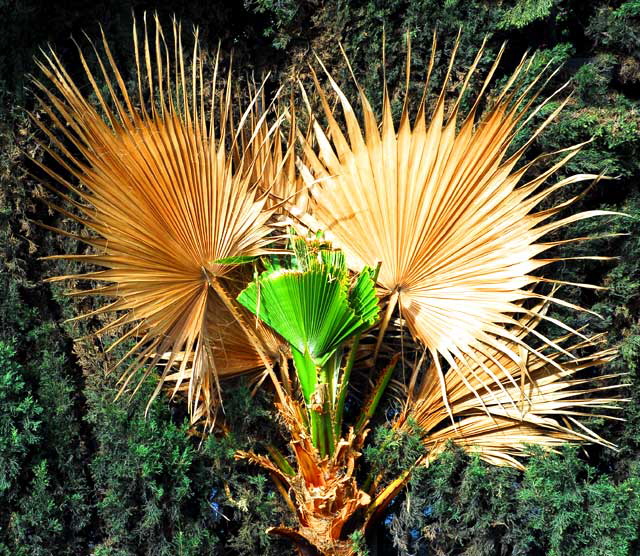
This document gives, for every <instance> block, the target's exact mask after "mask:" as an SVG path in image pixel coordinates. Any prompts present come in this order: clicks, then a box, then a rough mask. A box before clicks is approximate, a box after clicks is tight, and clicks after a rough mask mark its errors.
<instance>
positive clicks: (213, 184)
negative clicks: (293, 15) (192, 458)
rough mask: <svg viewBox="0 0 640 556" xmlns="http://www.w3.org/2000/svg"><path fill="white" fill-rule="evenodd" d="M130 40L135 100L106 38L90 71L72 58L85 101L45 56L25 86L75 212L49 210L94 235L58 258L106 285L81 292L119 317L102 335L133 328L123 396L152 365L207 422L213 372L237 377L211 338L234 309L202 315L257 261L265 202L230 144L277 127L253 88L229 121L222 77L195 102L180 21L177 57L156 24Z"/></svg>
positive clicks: (198, 85) (196, 77)
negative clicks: (38, 75) (83, 267)
mask: <svg viewBox="0 0 640 556" xmlns="http://www.w3.org/2000/svg"><path fill="white" fill-rule="evenodd" d="M138 35H139V34H138V29H134V45H133V46H134V54H135V58H136V63H137V94H131V93H130V91H129V89H128V88H127V86H126V85H125V80H124V78H123V77H122V74H121V73H120V71H119V69H118V67H117V66H116V64H115V62H114V60H113V56H112V54H111V51H110V50H109V46H108V44H107V41H106V39H104V37H103V45H102V46H103V49H102V52H101V53H100V52H99V50H98V49H97V48H96V53H97V55H98V64H99V67H100V69H99V71H98V73H97V74H94V73H92V71H91V69H90V64H89V63H88V62H87V61H86V59H85V56H84V54H83V52H82V50H80V57H81V61H82V64H83V66H84V68H85V72H86V74H85V78H86V81H87V83H88V87H89V90H90V92H91V94H92V95H94V96H95V97H96V99H97V102H96V103H95V105H94V104H91V103H90V102H89V101H88V100H87V98H86V97H85V95H84V93H83V90H84V88H83V87H82V86H81V85H78V84H76V82H74V81H73V80H72V78H71V77H70V76H69V74H68V73H67V72H66V70H65V69H64V66H63V65H62V63H61V62H60V60H59V59H58V58H57V57H56V55H55V54H54V53H50V54H48V55H45V56H44V60H43V61H42V62H40V63H39V65H40V67H41V69H42V72H43V74H44V76H45V78H46V79H47V80H48V84H46V85H45V84H44V83H42V82H39V81H36V82H35V85H36V88H37V91H38V95H39V96H40V99H39V100H40V106H41V108H42V109H43V110H44V111H45V112H46V114H47V115H48V116H49V120H50V122H51V124H43V123H41V122H40V121H39V120H37V119H36V123H37V124H38V125H39V126H40V128H41V129H42V131H43V133H44V134H45V136H46V137H47V138H48V139H49V140H50V141H51V143H52V144H53V147H51V146H49V145H48V144H47V143H46V142H45V141H43V148H44V149H45V151H46V152H48V153H49V154H50V155H51V157H52V159H53V160H54V161H55V163H56V164H57V165H59V166H60V167H62V168H63V171H64V173H65V174H64V175H63V174H62V173H59V172H57V171H56V170H55V169H54V168H53V167H47V166H42V168H43V170H44V171H45V172H46V173H47V175H48V176H49V177H50V178H52V179H53V180H54V181H57V182H58V183H59V184H61V185H62V187H63V188H64V189H65V190H66V191H67V192H68V193H69V195H66V194H61V195H62V198H63V200H64V202H65V203H67V204H69V205H71V206H72V207H74V208H75V210H76V212H69V211H67V210H66V209H65V208H63V207H57V208H59V210H60V212H61V213H62V214H64V215H65V216H68V217H70V218H72V219H73V220H75V221H76V222H77V223H78V224H79V225H80V226H82V227H84V228H85V229H87V230H88V231H90V232H91V235H90V237H89V238H84V241H85V243H88V244H89V245H90V246H91V247H92V249H93V251H92V252H91V253H90V254H88V255H83V256H75V255H64V256H62V257H59V258H63V257H65V258H68V259H72V260H82V261H83V262H86V263H90V264H95V265H97V266H99V267H102V268H103V270H99V271H95V272H89V273H87V274H84V275H83V277H84V278H85V279H88V280H96V281H103V282H106V284H107V285H106V286H105V287H102V288H100V289H96V290H91V291H88V292H87V294H88V295H101V296H109V297H112V298H115V302H114V303H112V304H110V305H105V306H103V307H102V308H101V309H99V312H104V313H112V314H113V313H115V314H117V315H118V318H117V319H116V320H115V321H114V322H113V326H109V325H108V326H106V327H105V328H104V329H102V330H101V332H110V331H113V330H115V328H116V326H120V325H127V326H129V327H133V328H132V332H130V333H127V334H126V335H125V336H124V337H123V338H122V340H123V341H125V340H130V339H133V338H136V341H135V344H134V346H133V348H132V349H131V350H130V352H129V354H128V355H132V356H133V357H134V363H133V364H132V365H131V366H130V367H129V368H128V370H126V371H125V375H126V376H125V378H124V380H123V382H122V385H123V386H122V388H123V391H124V390H125V389H127V388H128V385H129V383H130V381H131V380H132V378H133V377H134V376H135V375H137V371H138V370H139V369H140V368H141V367H142V366H147V368H151V367H153V366H154V365H155V364H156V363H161V364H163V365H164V371H163V376H162V380H165V379H167V377H168V376H171V377H173V379H174V380H175V381H176V386H175V387H174V389H175V390H179V389H181V383H182V382H183V381H186V384H188V385H189V388H188V396H189V399H190V406H191V407H192V408H195V406H197V405H199V404H205V405H206V407H205V408H204V409H202V408H200V410H197V411H196V410H195V409H194V414H195V413H198V412H199V414H203V415H205V417H206V416H207V415H209V413H210V411H212V410H213V409H212V408H213V405H215V404H214V401H215V400H216V399H217V397H218V396H217V395H214V391H213V390H215V389H216V388H217V375H216V368H226V369H227V370H228V371H229V372H230V373H232V372H233V371H231V369H234V370H237V371H243V370H246V367H245V363H243V362H242V358H240V359H239V360H238V361H229V358H232V357H233V352H232V351H231V350H224V347H222V346H221V345H220V344H219V341H218V340H219V338H216V339H212V338H211V334H212V331H213V333H214V334H215V331H216V329H217V328H218V325H219V324H221V323H222V322H223V321H224V322H226V321H227V319H228V317H229V311H231V313H232V314H235V313H234V309H233V307H230V306H229V303H228V302H225V303H223V304H224V305H225V308H226V309H225V311H226V312H225V311H223V312H220V311H211V299H212V298H217V299H218V300H219V301H220V300H221V298H220V293H219V292H221V291H225V288H227V289H228V284H227V285H225V283H226V281H228V279H230V278H231V274H232V273H233V272H235V269H236V268H237V267H238V265H240V264H241V263H243V262H245V261H246V260H247V259H248V258H251V257H255V256H259V255H261V254H264V253H265V252H267V250H268V244H269V243H270V242H271V239H270V238H269V237H268V234H269V233H270V229H269V226H268V220H269V218H270V217H271V214H272V212H273V211H272V210H271V209H267V208H266V207H265V203H266V197H265V195H264V193H263V192H262V190H261V188H264V189H268V188H269V184H268V183H263V182H261V183H256V181H255V171H256V168H255V161H254V160H252V159H250V158H249V154H247V150H246V149H242V150H238V149H236V147H234V145H236V141H237V138H238V137H239V136H240V135H241V134H243V133H244V134H245V135H246V136H248V139H246V140H245V142H244V146H245V147H249V146H251V145H252V144H253V141H254V140H264V139H265V137H266V138H268V137H269V136H270V134H272V133H277V132H278V129H277V123H276V124H273V125H272V124H268V123H267V119H266V117H264V116H263V117H260V118H257V119H256V118H253V117H251V116H252V115H255V113H256V107H255V106H256V96H257V95H260V94H261V92H260V91H254V92H253V99H252V100H251V101H250V103H249V107H248V108H247V110H248V111H249V112H250V114H247V113H245V114H244V115H243V114H241V115H240V117H239V118H236V119H235V120H234V117H233V112H234V111H235V110H236V106H235V105H234V97H233V96H232V95H231V89H232V87H231V80H232V78H231V76H230V75H229V76H228V77H227V78H226V83H225V84H224V88H223V91H222V92H221V93H220V98H219V99H214V101H213V103H212V104H213V107H208V106H206V100H205V89H206V88H207V87H208V86H209V84H205V80H204V78H203V74H204V68H203V61H202V56H200V52H199V47H198V44H197V38H196V44H195V46H194V49H193V56H192V58H191V59H190V60H189V59H188V58H187V56H185V55H184V54H183V45H182V36H181V32H180V28H179V25H178V24H177V23H174V26H173V37H172V38H173V41H169V43H170V44H172V45H175V51H174V47H173V46H169V45H168V44H167V43H166V42H165V38H164V37H165V36H164V33H163V30H162V28H161V27H160V24H159V23H158V20H157V18H156V21H155V30H152V29H148V28H147V23H146V19H145V23H144V30H143V34H142V37H143V38H142V40H140V37H139V36H138ZM170 60H172V62H170ZM216 75H217V62H216V67H215V68H214V79H215V76H216ZM102 83H104V87H103V86H102ZM143 84H146V85H144V86H143ZM212 86H213V89H214V90H216V84H215V83H213V85H212ZM104 91H107V92H106V93H105V92H104ZM234 122H237V124H236V123H234ZM54 128H55V129H57V132H58V134H56V132H55V131H54ZM257 128H259V129H257ZM256 148H258V147H256ZM245 156H246V157H247V158H244V157H245ZM66 175H70V176H72V178H71V179H67V178H66V177H65V176H66ZM270 175H273V173H272V174H270ZM265 179H267V178H265ZM76 182H79V183H80V184H81V185H76V184H75V183H76ZM61 232H62V233H65V234H66V235H69V234H68V233H67V232H64V231H61ZM74 237H75V236H74ZM79 239H83V238H80V237H79ZM61 278H65V277H61ZM213 286H215V287H213ZM233 330H235V332H236V333H237V338H235V339H233V338H230V337H229V331H226V332H225V333H224V334H223V335H222V336H225V337H226V338H227V339H229V341H230V342H231V344H232V345H233V344H234V342H235V344H240V343H242V342H243V341H244V342H245V343H246V341H247V335H246V334H245V333H244V332H243V330H242V327H241V326H240V327H235V328H233ZM212 344H215V345H213V346H212ZM221 353H226V358H227V360H226V361H221V360H220V359H219V358H218V364H217V363H216V358H217V357H218V356H219V355H220V354H221ZM248 359H250V360H252V361H255V357H253V358H251V357H248ZM245 362H247V361H245ZM252 365H254V366H255V363H252ZM147 374H148V371H147ZM162 380H161V382H160V384H159V386H158V391H159V389H160V386H161V385H162ZM203 392H206V394H202V393H203ZM198 400H201V401H198ZM202 400H204V401H202Z"/></svg>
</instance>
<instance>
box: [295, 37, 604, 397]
mask: <svg viewBox="0 0 640 556" xmlns="http://www.w3.org/2000/svg"><path fill="white" fill-rule="evenodd" d="M456 49H457V43H456V46H455V48H454V53H453V54H452V57H451V61H450V64H449V68H448V72H447V75H446V77H445V80H444V84H443V85H442V89H441V91H440V94H439V95H438V97H437V100H436V101H435V104H434V107H433V111H432V113H431V116H430V119H428V118H427V102H426V99H427V94H426V91H427V85H428V83H429V78H430V75H431V70H432V69H433V66H434V59H435V52H436V44H435V38H434V43H433V49H432V54H431V60H430V63H429V68H428V74H427V85H425V94H424V95H423V98H422V100H421V101H420V103H419V107H418V110H417V115H416V116H415V120H414V122H413V124H412V123H411V122H410V114H409V104H410V103H409V99H408V97H405V102H404V106H403V109H402V114H401V116H400V121H399V123H398V126H397V128H396V126H395V124H394V121H393V116H392V110H391V102H390V98H389V94H388V93H387V90H386V86H385V90H384V95H383V106H382V117H381V121H380V122H379V121H378V120H377V119H376V116H375V114H374V111H373V109H372V108H371V104H370V102H369V100H368V98H367V96H366V95H365V93H364V91H363V90H362V89H361V88H360V87H359V86H358V90H359V97H360V104H361V110H362V114H363V116H362V120H363V123H362V124H361V122H360V120H359V118H358V117H357V116H356V111H355V110H354V108H353V107H352V105H351V103H350V102H349V100H348V99H347V97H346V95H345V93H344V92H343V91H342V89H341V88H340V87H339V86H338V84H337V83H336V82H335V81H334V79H333V78H332V77H331V74H330V73H329V72H328V71H327V70H326V69H325V73H326V75H327V78H328V81H329V83H330V85H331V87H332V89H333V91H334V93H335V94H336V95H337V98H338V100H339V104H340V106H341V109H342V112H343V115H344V126H343V125H341V123H339V122H338V121H337V119H336V118H335V116H334V113H333V109H332V106H331V102H330V99H329V98H328V96H327V93H325V91H324V90H323V88H322V86H321V84H320V82H319V79H318V77H317V76H316V74H315V73H314V72H313V70H312V76H313V80H314V82H315V91H316V92H317V94H318V95H319V97H320V100H321V103H322V106H323V117H324V118H325V119H326V121H327V122H328V123H327V126H328V129H326V130H325V129H323V128H322V126H321V125H320V123H319V122H318V119H317V118H316V121H315V122H314V124H313V126H314V139H315V141H316V143H317V145H318V147H317V149H314V148H313V146H312V145H311V144H310V142H309V141H308V140H306V139H305V138H301V142H302V145H303V149H304V155H305V159H306V168H305V171H304V172H302V174H303V176H305V178H306V180H307V183H308V185H309V187H310V190H311V197H312V200H311V206H310V211H309V212H310V218H309V219H308V220H307V223H308V225H309V226H310V227H311V228H320V229H324V230H326V231H327V234H326V235H327V238H329V239H330V240H332V241H333V242H334V244H335V245H336V246H338V247H341V248H342V249H344V251H345V253H346V255H347V259H348V261H349V265H350V267H351V268H352V269H354V270H358V269H360V268H362V267H364V266H375V265H376V264H377V263H378V262H381V263H382V266H381V269H380V273H379V276H378V284H379V286H380V287H381V288H382V291H383V294H384V295H385V296H387V297H388V305H387V307H388V309H387V312H386V315H385V317H384V318H383V320H382V325H381V328H382V332H384V330H385V329H386V327H387V324H388V322H389V320H390V319H391V317H392V314H393V311H394V309H395V308H396V307H399V309H400V313H401V316H402V318H403V319H404V320H405V321H406V323H407V325H408V327H409V329H410V331H411V332H412V334H413V335H414V336H415V337H416V338H417V339H419V340H420V342H422V343H423V344H424V345H425V346H426V347H427V349H428V351H429V352H430V354H431V356H432V358H433V361H434V365H435V368H436V370H437V376H438V377H439V383H440V388H441V395H442V397H443V398H444V403H445V405H447V404H448V403H449V402H448V400H447V390H446V388H445V378H444V376H445V366H443V363H442V359H444V361H445V362H446V363H445V365H447V366H449V367H450V368H451V369H453V372H455V373H458V374H460V375H461V376H463V375H465V374H468V373H469V369H468V368H467V367H469V365H471V366H473V365H475V364H476V361H477V360H478V358H481V357H482V356H483V353H484V352H486V351H487V350H498V351H502V352H503V353H505V354H506V355H508V356H509V357H511V358H512V359H513V360H514V361H518V360H519V356H518V355H516V354H515V353H514V352H513V351H507V347H506V346H507V345H509V344H510V343H514V344H516V345H518V346H522V347H524V349H525V350H528V351H529V352H531V353H532V354H535V353H539V352H537V351H536V350H534V349H533V348H531V347H529V346H528V345H527V344H525V343H524V342H521V341H520V339H519V337H518V336H517V335H515V334H514V333H513V330H514V328H515V329H517V328H518V327H519V326H521V321H519V320H518V319H516V318H514V315H515V314H517V313H522V312H525V313H526V309H524V308H523V305H522V303H521V302H522V300H523V299H526V298H536V297H541V298H544V297H545V296H543V295H541V294H538V293H535V292H533V291H532V288H531V287H532V286H533V285H535V284H537V283H539V282H549V281H551V280H546V279H543V278H540V277H538V276H534V275H532V273H533V272H534V271H536V270H537V269H539V268H540V267H543V266H544V265H547V264H549V263H551V262H554V261H556V260H559V259H543V258H537V256H538V255H539V254H540V253H542V252H544V251H546V250H548V249H549V248H551V247H553V246H555V245H558V243H561V242H546V243H544V242H540V241H539V240H540V238H542V237H543V236H545V235H546V234H549V233H550V232H552V231H554V230H557V229H558V228H561V227H563V226H566V225H568V224H570V223H572V222H576V221H578V220H581V219H584V218H589V217H593V216H599V215H604V214H610V213H607V212H606V211H601V210H592V211H589V212H582V213H579V214H573V215H571V216H567V217H564V218H554V217H555V216H556V215H557V214H558V213H559V212H560V211H561V210H562V209H563V208H565V207H567V206H569V205H571V204H572V203H573V202H574V201H575V200H576V198H577V197H574V198H572V199H570V200H568V201H566V202H563V203H561V204H558V205H556V206H554V207H552V208H549V209H546V210H538V209H537V207H538V206H539V205H540V204H541V203H542V202H543V201H545V200H547V199H548V198H549V196H550V195H551V194H552V193H553V192H555V191H557V190H559V189H561V188H563V187H566V186H569V185H571V184H576V183H578V182H583V181H586V180H597V179H598V178H599V176H597V175H593V174H578V175H574V176H571V177H569V178H566V179H563V180H561V181H560V182H558V183H557V184H555V185H553V186H551V187H547V188H543V189H541V188H542V186H543V185H544V184H545V183H546V181H547V180H548V179H549V178H550V177H551V176H552V174H553V173H554V172H556V171H557V170H558V169H559V168H561V167H562V166H563V165H564V164H566V163H567V162H568V161H569V160H570V159H571V158H573V157H574V156H575V155H576V154H577V153H578V152H579V150H580V147H581V145H576V146H574V147H570V148H567V149H564V150H562V151H558V152H557V153H551V154H555V155H558V158H559V160H558V161H556V162H555V163H553V164H551V165H547V167H546V169H545V170H544V171H541V172H539V173H538V174H537V175H536V176H535V177H533V178H531V179H529V180H528V181H526V180H525V175H527V173H528V172H529V171H530V170H533V169H535V168H537V167H538V166H540V165H541V163H543V162H544V160H545V159H546V158H548V157H549V156H550V154H543V155H541V156H539V157H537V158H535V159H534V160H533V161H532V162H529V163H527V164H525V165H523V166H521V167H520V168H517V169H516V165H517V163H518V161H519V159H520V158H521V157H522V155H523V154H524V152H525V151H526V149H527V148H528V147H529V146H530V145H531V144H532V143H533V141H535V139H536V137H538V135H539V134H540V133H541V132H542V131H543V130H544V128H545V127H546V126H547V125H548V124H549V122H551V121H552V120H553V119H554V117H555V116H556V115H557V114H558V112H559V111H560V110H561V109H562V108H563V107H564V106H565V105H566V103H567V102H568V99H567V100H564V101H561V102H559V104H558V107H557V108H556V109H554V110H553V111H552V112H551V114H550V115H549V116H548V117H547V118H546V119H545V120H544V122H543V123H542V124H541V125H540V126H539V127H538V128H537V129H536V131H535V132H534V133H533V134H532V135H531V136H530V137H529V139H528V140H527V141H526V142H525V144H524V145H522V146H521V147H520V148H518V149H517V150H515V152H514V153H513V154H511V155H509V156H507V153H508V151H509V148H510V146H511V145H512V144H513V141H514V138H515V136H516V135H517V134H518V132H519V131H521V130H522V129H523V127H524V126H525V125H526V124H527V123H528V122H529V121H530V120H531V118H532V117H533V116H534V115H535V114H537V113H538V112H539V111H540V109H541V107H542V106H544V105H545V104H546V102H547V101H548V99H547V101H545V102H543V103H542V104H540V105H539V106H538V107H537V108H536V109H534V110H533V111H531V110H530V108H531V106H532V105H533V103H534V102H535V100H536V97H537V96H538V94H539V93H536V92H535V91H536V90H540V89H541V87H540V82H541V80H542V79H543V75H544V73H545V72H544V71H543V72H542V73H539V74H536V75H530V74H531V73H532V71H533V70H532V68H533V67H534V65H533V58H527V57H525V58H523V60H522V61H521V63H520V64H519V65H518V67H517V68H516V70H515V71H514V73H513V74H512V75H511V77H510V78H509V79H508V80H507V82H506V84H505V85H504V86H503V87H502V89H501V90H500V91H499V93H498V94H497V95H496V97H495V98H494V99H492V100H491V102H490V105H489V108H488V109H486V110H485V111H484V113H483V114H482V115H481V116H480V117H478V113H479V107H480V105H481V104H483V102H484V93H485V90H486V89H487V87H488V85H489V83H490V82H491V79H492V77H493V75H494V73H495V71H496V68H497V65H498V63H499V60H500V55H501V54H502V51H501V52H500V54H499V55H498V57H497V59H496V61H495V63H494V64H493V66H492V68H491V70H490V71H489V73H488V76H487V77H486V79H485V81H484V83H483V84H482V87H481V88H480V92H479V93H478V95H477V97H476V98H475V100H474V102H473V105H472V107H471V109H470V110H469V112H468V113H467V114H466V116H465V117H464V118H462V121H461V122H459V120H460V117H459V112H460V106H461V100H462V98H463V95H464V93H465V91H466V90H467V88H468V85H469V82H470V80H471V79H472V76H473V74H474V71H475V69H476V66H477V65H478V63H479V61H480V59H481V56H482V48H481V49H480V51H479V52H478V55H477V57H476V59H475V61H474V63H473V64H472V66H471V68H470V69H469V71H468V73H467V74H466V76H465V78H464V81H463V83H462V85H461V87H460V90H459V92H458V95H457V98H456V99H455V101H454V102H453V105H452V106H450V110H449V115H448V116H445V111H446V110H445V96H446V95H445V92H446V91H447V90H448V86H449V80H450V76H451V73H452V66H453V63H454V59H455V51H456ZM410 59H411V54H410V48H409V52H408V53H407V91H408V90H409V87H408V83H409V67H410ZM323 67H324V66H323ZM354 79H355V78H354ZM526 83H528V84H526ZM552 96H553V95H552ZM309 110H311V108H310V105H309ZM312 117H313V114H312ZM345 129H346V132H345ZM522 181H525V183H522V184H521V182H522ZM536 210H538V212H536ZM581 239H585V238H581ZM591 258H598V257H591ZM554 301H555V302H557V303H562V304H565V305H569V306H572V307H574V306H573V305H571V304H569V303H567V302H564V301H561V300H558V299H555V298H554ZM545 318H549V317H545ZM534 334H535V335H537V336H539V337H540V336H541V335H540V334H539V333H538V332H534ZM381 339H382V334H381V335H380V338H379V342H380V340H381ZM542 340H543V341H544V342H545V343H549V342H550V340H548V339H546V338H544V337H542Z"/></svg>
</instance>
